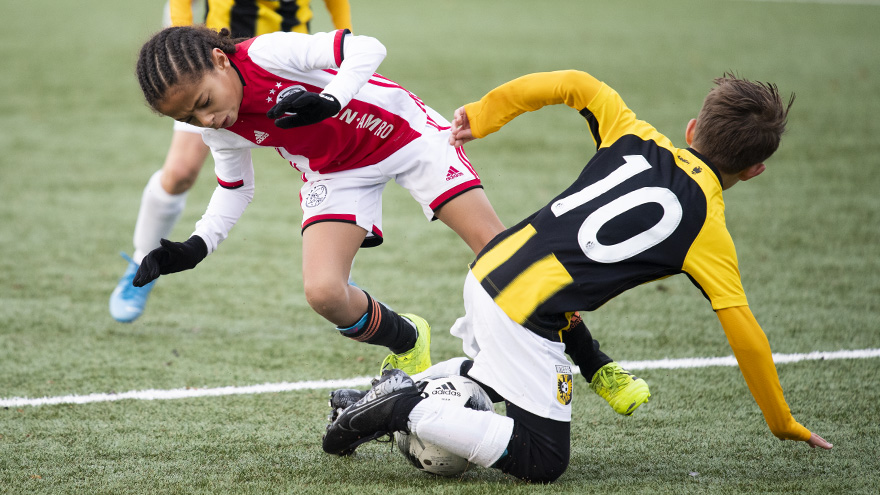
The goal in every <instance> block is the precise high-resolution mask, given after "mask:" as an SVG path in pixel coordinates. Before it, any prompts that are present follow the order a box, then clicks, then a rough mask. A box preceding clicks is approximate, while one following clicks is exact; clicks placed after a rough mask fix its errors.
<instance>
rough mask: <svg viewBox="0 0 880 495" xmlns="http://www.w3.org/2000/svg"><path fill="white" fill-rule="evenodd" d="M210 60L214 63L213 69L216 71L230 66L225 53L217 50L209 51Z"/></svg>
mask: <svg viewBox="0 0 880 495" xmlns="http://www.w3.org/2000/svg"><path fill="white" fill-rule="evenodd" d="M211 60H213V61H214V67H215V68H217V69H225V68H226V67H227V66H229V65H230V64H229V57H227V56H226V53H225V52H224V51H223V50H221V49H219V48H214V49H213V50H211Z"/></svg>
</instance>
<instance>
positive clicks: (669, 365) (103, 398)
mask: <svg viewBox="0 0 880 495" xmlns="http://www.w3.org/2000/svg"><path fill="white" fill-rule="evenodd" d="M877 357H880V349H859V350H851V351H831V352H823V351H816V352H810V353H807V354H773V361H774V362H775V363H777V364H783V363H796V362H800V361H822V360H826V359H827V360H832V359H865V358H877ZM620 365H621V366H623V367H624V368H626V369H628V370H631V371H639V370H652V369H666V370H673V369H682V368H708V367H710V366H736V365H737V363H736V359H735V358H734V357H733V356H724V357H708V358H681V359H669V358H667V359H656V360H651V361H620ZM575 372H577V369H576V368H575ZM370 379H371V377H367V376H361V377H357V378H348V379H342V380H316V381H305V382H281V383H264V384H262V385H248V386H243V387H232V386H230V387H219V388H191V387H187V388H177V389H171V390H154V389H150V390H132V391H130V392H122V393H100V394H89V395H64V396H58V397H42V398H37V399H31V398H27V397H11V398H8V399H0V407H23V406H48V405H53V404H88V403H90V402H111V401H117V400H126V399H133V400H168V399H188V398H193V397H218V396H223V395H251V394H265V393H273V392H274V393H277V392H291V391H296V390H321V389H328V390H333V389H337V388H363V387H367V386H369V384H370Z"/></svg>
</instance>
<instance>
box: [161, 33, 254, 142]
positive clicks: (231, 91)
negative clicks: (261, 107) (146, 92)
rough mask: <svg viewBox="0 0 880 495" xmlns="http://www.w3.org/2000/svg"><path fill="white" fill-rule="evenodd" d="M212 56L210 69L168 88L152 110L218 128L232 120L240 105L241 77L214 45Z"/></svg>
mask: <svg viewBox="0 0 880 495" xmlns="http://www.w3.org/2000/svg"><path fill="white" fill-rule="evenodd" d="M213 58H214V69H213V70H211V71H209V72H206V73H205V74H204V75H203V76H202V77H201V78H200V79H198V80H196V81H192V82H189V81H184V82H180V83H178V84H176V85H174V86H172V87H171V88H169V90H168V92H167V93H166V94H165V98H163V99H162V100H161V101H159V103H158V104H157V105H156V110H158V111H159V113H161V114H163V115H167V116H169V117H171V118H173V119H175V120H178V121H180V122H185V123H187V124H192V125H194V126H197V127H210V128H212V129H222V128H225V127H229V126H231V125H232V124H234V123H235V121H236V120H238V110H239V108H240V107H241V99H242V85H241V80H240V79H239V77H238V72H236V70H235V69H234V68H233V67H232V65H231V64H230V62H229V59H228V58H227V57H226V55H225V54H224V53H223V52H222V51H221V50H220V49H217V48H215V49H214V53H213Z"/></svg>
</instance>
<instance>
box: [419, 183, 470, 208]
mask: <svg viewBox="0 0 880 495" xmlns="http://www.w3.org/2000/svg"><path fill="white" fill-rule="evenodd" d="M481 185H482V184H481V183H480V179H474V180H469V181H467V182H463V183H461V184H459V185H457V186H455V187H453V188H452V189H450V190H448V191H446V192H445V193H443V194H441V195H440V197H438V198H437V199H435V200H434V201H431V205H430V206H431V209H432V210H434V211H436V210H437V208H440V207H441V206H443V205H444V204H446V202H447V201H449V200H450V199H452V198H454V197H456V196H458V195H459V194H461V193H463V192H465V191H467V190H469V189H473V188H475V187H480V186H481Z"/></svg>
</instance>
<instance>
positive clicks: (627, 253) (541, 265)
mask: <svg viewBox="0 0 880 495" xmlns="http://www.w3.org/2000/svg"><path fill="white" fill-rule="evenodd" d="M556 103H566V104H567V105H568V106H570V107H572V108H574V109H576V110H578V111H579V112H580V113H581V114H582V115H583V116H584V117H585V119H586V121H587V123H588V126H589V130H590V134H591V135H592V137H593V139H594V140H595V143H596V147H597V152H596V154H595V155H594V156H593V158H592V159H591V160H590V161H589V163H587V165H586V166H585V167H584V168H583V170H582V171H581V173H580V175H579V176H578V177H577V179H576V180H575V181H574V183H573V184H571V186H569V187H568V189H566V190H565V191H564V192H562V194H560V195H558V196H557V197H556V198H554V199H553V201H551V202H550V203H549V204H547V205H546V206H545V207H543V208H542V209H540V210H539V211H537V212H536V213H534V214H533V215H531V216H530V217H528V218H527V219H525V220H524V221H522V222H520V223H519V224H518V225H516V226H514V227H512V228H510V229H508V230H506V231H505V232H503V233H501V234H499V235H498V236H497V237H496V238H495V239H494V240H493V241H492V242H490V243H489V244H488V245H487V246H486V247H485V248H484V249H483V251H482V252H481V253H480V254H479V255H478V257H477V259H476V261H474V263H473V264H472V266H471V271H472V272H473V274H474V276H475V277H476V278H477V280H479V282H480V283H481V285H482V286H483V288H484V289H485V290H486V291H487V292H488V293H489V294H490V295H491V296H492V297H493V299H494V300H495V302H496V303H497V304H498V306H499V307H501V308H502V309H503V310H504V312H505V313H506V314H507V315H508V316H510V318H511V319H513V320H514V321H516V322H518V323H520V324H522V325H523V326H525V327H527V328H529V329H531V330H533V331H535V332H537V333H539V334H541V335H544V336H546V337H548V338H551V339H554V340H558V339H559V335H558V332H559V331H560V330H564V329H567V328H568V325H569V318H570V316H571V314H572V313H573V312H574V311H576V310H586V311H592V310H595V309H596V308H598V307H600V306H601V305H602V304H604V303H605V302H607V301H608V300H609V299H611V298H613V297H615V296H617V295H619V294H620V293H622V292H624V291H626V290H628V289H630V288H633V287H635V286H637V285H640V284H643V283H646V282H649V281H652V280H656V279H659V278H663V277H667V276H670V275H675V274H679V273H685V274H687V275H688V277H690V279H691V281H692V282H693V283H694V284H695V285H696V286H697V287H698V288H700V289H701V290H702V291H703V293H704V295H705V296H706V297H707V298H708V299H709V300H710V301H711V303H712V307H713V308H714V309H716V310H718V309H722V308H728V307H733V306H743V305H746V304H747V301H746V297H745V293H744V291H743V288H742V284H741V282H740V274H739V269H738V266H737V259H736V252H735V249H734V245H733V241H732V239H731V237H730V235H729V233H728V231H727V228H726V225H725V221H724V201H723V199H722V195H721V192H722V187H721V177H720V175H719V172H718V171H717V170H716V169H715V168H714V167H713V166H712V164H711V163H709V162H708V161H707V160H706V159H705V158H704V157H702V156H700V154H699V153H698V152H696V151H695V150H693V149H689V148H676V147H674V146H673V145H672V143H671V142H670V140H669V139H667V138H666V137H665V136H663V135H662V134H660V133H659V132H658V131H657V130H656V129H654V128H653V127H652V126H650V125H649V124H648V123H646V122H644V121H641V120H638V119H637V118H636V116H635V114H634V113H633V112H632V111H631V110H630V109H629V108H627V106H626V105H625V104H624V102H623V100H622V99H621V98H620V96H619V95H618V94H617V93H616V92H615V91H614V90H612V89H611V88H609V87H608V86H606V85H604V84H603V83H601V82H600V81H598V80H596V79H595V78H593V77H592V76H590V75H589V74H586V73H583V72H577V71H562V72H552V73H543V74H531V75H529V76H524V77H522V78H519V79H517V80H515V81H511V82H510V83H507V84H506V85H503V86H501V87H499V88H496V89H495V90H493V91H492V92H490V93H489V94H487V95H486V97H484V98H483V99H482V100H481V101H480V102H476V103H472V104H470V105H468V106H466V107H465V108H466V110H467V113H468V116H469V118H470V125H471V129H472V132H473V134H474V136H475V137H481V136H483V135H485V134H488V133H489V132H494V131H495V130H497V129H498V128H500V127H501V126H502V125H504V123H506V122H507V121H509V120H510V119H512V118H514V117H515V116H516V115H519V114H520V113H522V112H525V111H531V110H536V109H538V108H540V107H542V106H544V105H548V104H556Z"/></svg>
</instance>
